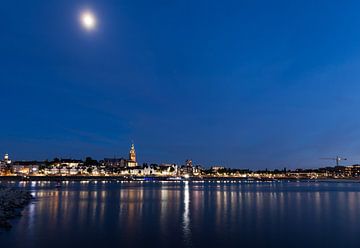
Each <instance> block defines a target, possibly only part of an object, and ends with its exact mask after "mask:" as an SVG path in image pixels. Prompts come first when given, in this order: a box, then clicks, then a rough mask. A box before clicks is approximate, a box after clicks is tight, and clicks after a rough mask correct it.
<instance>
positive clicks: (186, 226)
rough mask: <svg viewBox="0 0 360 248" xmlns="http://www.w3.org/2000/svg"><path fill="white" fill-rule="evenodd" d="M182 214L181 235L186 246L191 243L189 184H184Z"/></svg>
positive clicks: (186, 182)
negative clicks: (182, 234)
mask: <svg viewBox="0 0 360 248" xmlns="http://www.w3.org/2000/svg"><path fill="white" fill-rule="evenodd" d="M184 184H185V185H184V202H183V204H184V212H183V222H182V223H183V233H184V240H185V243H186V244H188V245H189V244H190V243H191V230H190V189H189V182H188V181H185V182H184Z"/></svg>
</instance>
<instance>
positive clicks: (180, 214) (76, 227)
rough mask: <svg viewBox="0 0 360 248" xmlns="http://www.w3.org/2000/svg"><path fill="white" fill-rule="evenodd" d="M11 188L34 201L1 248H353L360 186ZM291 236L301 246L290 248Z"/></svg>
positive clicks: (72, 185) (92, 184)
mask: <svg viewBox="0 0 360 248" xmlns="http://www.w3.org/2000/svg"><path fill="white" fill-rule="evenodd" d="M11 185H12V186H14V185H15V184H14V185H13V184H11ZM16 185H17V186H21V187H24V188H28V189H30V190H32V193H33V194H34V195H35V197H36V199H37V200H36V202H35V203H34V204H31V205H29V207H28V208H27V209H26V210H25V212H24V215H23V217H22V218H21V219H19V220H18V222H19V223H17V224H16V225H14V228H13V230H12V231H11V232H10V233H8V234H7V236H1V234H0V240H1V244H2V245H4V247H14V248H18V247H45V246H46V245H48V244H49V243H51V244H52V247H62V248H63V247H64V246H68V244H69V242H71V244H72V247H74V246H85V247H102V246H111V247H117V246H118V247H142V246H143V245H144V244H146V246H147V247H190V246H192V247H205V246H206V247H215V246H219V247H223V246H229V247H237V246H238V245H239V244H243V245H244V246H245V247H249V246H251V247H270V246H277V247H290V246H293V247H307V245H306V244H307V243H306V242H307V241H306V240H311V245H313V246H314V247H315V246H318V247H323V246H328V247H340V246H341V241H343V239H346V242H347V244H349V246H348V247H356V246H355V244H356V242H357V230H359V229H360V224H359V222H358V221H356V220H357V219H359V218H360V184H351V186H349V185H341V184H339V185H337V184H317V185H314V184H305V183H302V184H291V183H290V184H282V183H279V184H273V183H248V184H244V183H223V182H220V183H216V182H209V183H204V182H196V183H195V182H178V183H169V182H167V183H162V182H149V183H136V182H132V183H126V182H106V183H102V182H100V181H98V182H96V183H95V182H90V183H87V182H81V183H73V182H69V183H67V184H64V186H63V187H62V188H61V189H60V190H58V189H55V187H54V184H53V183H47V182H46V183H44V182H37V183H35V184H34V183H29V182H22V183H16ZM294 236H306V237H307V239H304V240H302V239H300V240H297V243H296V244H297V245H296V244H293V240H292V238H291V237H294ZM18 237H21V239H19V238H18ZM279 237H281V242H279ZM302 242H303V243H302ZM352 244H354V246H352ZM336 245H337V246H336ZM309 247H310V246H309Z"/></svg>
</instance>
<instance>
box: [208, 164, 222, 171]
mask: <svg viewBox="0 0 360 248" xmlns="http://www.w3.org/2000/svg"><path fill="white" fill-rule="evenodd" d="M224 169H225V167H224V166H221V165H214V166H212V167H211V171H212V172H218V171H219V170H224Z"/></svg>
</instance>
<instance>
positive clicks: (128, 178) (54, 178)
mask: <svg viewBox="0 0 360 248" xmlns="http://www.w3.org/2000/svg"><path fill="white" fill-rule="evenodd" d="M98 180H100V181H101V180H109V181H184V180H185V181H246V182H255V181H256V182H261V181H263V182H274V181H275V182H276V181H279V182H280V181H282V182H283V181H291V182H298V181H305V182H351V183H360V178H359V177H357V178H354V177H349V178H330V177H323V178H306V177H301V178H294V177H280V178H258V177H214V176H211V177H210V176H201V177H190V178H183V177H166V176H164V177H160V176H26V177H24V176H0V183H1V181H3V182H9V181H55V182H62V181H98Z"/></svg>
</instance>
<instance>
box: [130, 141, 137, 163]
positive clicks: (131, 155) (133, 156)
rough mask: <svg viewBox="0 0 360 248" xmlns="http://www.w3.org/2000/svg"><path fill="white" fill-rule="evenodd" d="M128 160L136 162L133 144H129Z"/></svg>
mask: <svg viewBox="0 0 360 248" xmlns="http://www.w3.org/2000/svg"><path fill="white" fill-rule="evenodd" d="M129 160H130V161H133V162H136V152H135V146H134V144H131V148H130V152H129Z"/></svg>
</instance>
